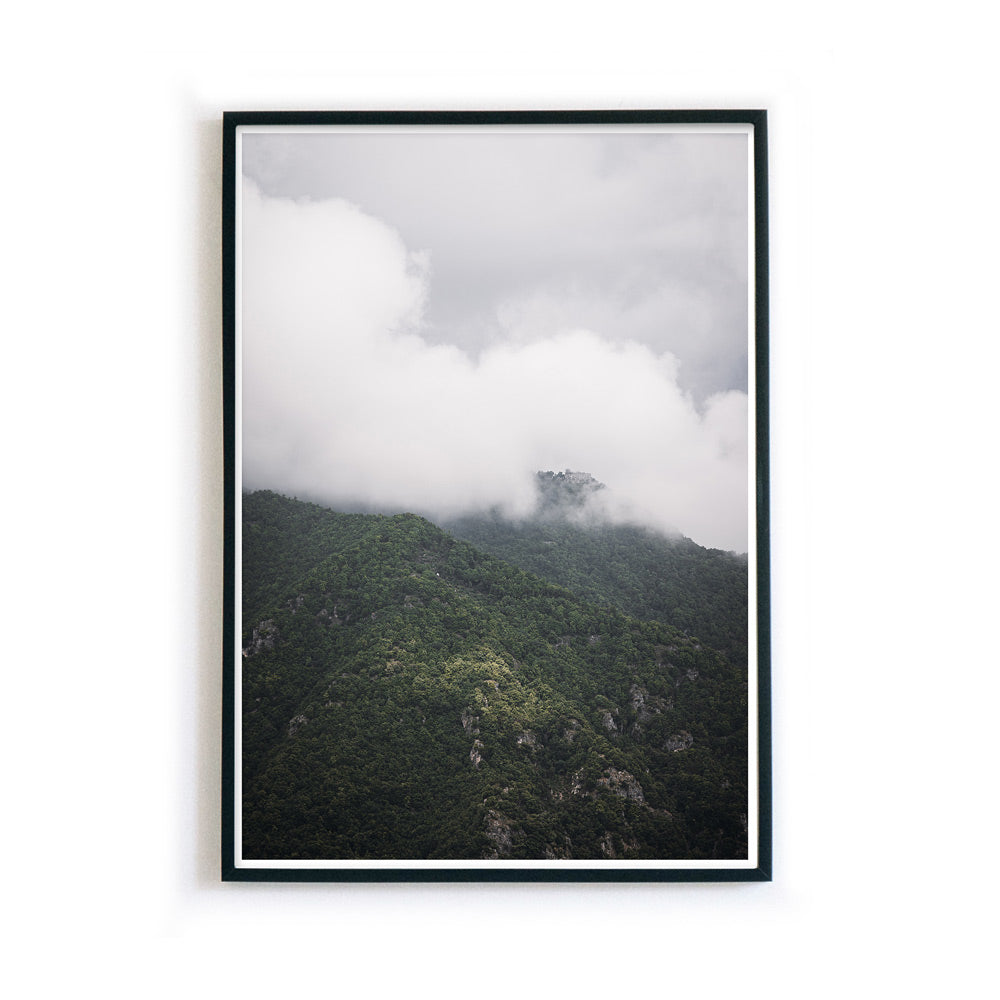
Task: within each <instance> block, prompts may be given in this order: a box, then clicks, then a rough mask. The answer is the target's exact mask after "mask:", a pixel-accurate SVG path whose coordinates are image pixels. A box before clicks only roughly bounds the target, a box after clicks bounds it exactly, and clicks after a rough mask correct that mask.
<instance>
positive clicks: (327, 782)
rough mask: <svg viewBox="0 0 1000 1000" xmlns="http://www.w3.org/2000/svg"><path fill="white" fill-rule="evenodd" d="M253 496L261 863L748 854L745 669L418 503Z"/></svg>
mask: <svg viewBox="0 0 1000 1000" xmlns="http://www.w3.org/2000/svg"><path fill="white" fill-rule="evenodd" d="M244 510H245V515H246V518H247V522H248V524H251V523H252V524H253V525H254V526H255V530H254V531H253V532H250V533H249V540H248V544H247V548H246V551H245V558H244V567H243V572H244V580H245V581H246V584H247V590H248V593H249V594H251V595H254V596H253V599H252V600H251V602H250V603H249V604H248V608H247V613H246V615H245V617H244V627H243V643H244V658H243V678H242V695H243V741H244V742H243V780H244V803H243V806H244V812H243V824H244V833H245V843H244V848H245V854H246V856H247V857H259V858H317V859H319V858H361V857H363V858H490V857H510V858H546V857H549V858H568V857H573V858H603V857H634V858H642V857H647V858H663V857H683V858H717V857H745V856H746V833H745V822H746V816H745V814H746V802H747V798H746V773H747V770H746V768H747V758H746V751H747V734H746V721H747V714H746V713H747V708H746V675H745V670H744V669H742V668H741V667H739V666H733V665H732V664H731V663H730V662H729V660H728V659H727V658H726V657H725V656H723V655H720V654H719V653H717V652H716V651H714V650H711V649H709V648H707V647H705V646H703V645H702V644H701V643H700V642H698V641H696V640H693V639H691V638H689V637H686V636H684V635H682V634H681V633H679V632H678V631H676V630H674V629H672V628H670V627H668V626H666V625H663V624H660V623H656V622H642V621H638V620H635V619H632V618H629V617H627V616H625V615H623V614H621V613H620V612H618V611H617V610H614V609H610V608H606V607H600V606H597V605H594V604H590V603H587V602H585V601H582V600H580V599H579V598H578V597H576V596H574V595H573V594H571V593H570V592H568V591H566V590H564V589H562V588H560V587H558V586H555V585H553V584H551V583H548V582H546V581H544V580H542V579H540V578H539V577H536V576H532V575H530V574H528V573H525V572H523V571H522V570H520V569H517V568H516V567H513V566H511V565H509V564H507V563H504V562H502V561H500V560H498V559H496V558H494V557H491V556H489V555H486V554H485V553H482V552H480V551H478V550H477V549H475V548H473V547H472V546H470V545H468V544H467V543H463V542H460V541H457V540H455V539H454V538H451V537H450V536H448V535H447V534H445V533H444V532H443V531H441V530H440V529H438V528H436V527H435V526H434V525H432V524H430V523H429V522H427V521H426V520H424V519H422V518H418V517H415V516H414V515H397V516H394V517H386V516H380V515H341V514H337V513H335V512H332V511H325V512H324V511H323V509H322V508H314V507H313V506H312V505H303V504H299V503H298V502H296V501H292V500H288V499H286V498H281V497H277V496H276V495H275V494H265V495H251V496H249V497H246V498H244ZM296 525H299V526H302V527H303V532H304V534H300V533H299V529H298V528H296V527H295V526H296ZM261 538H264V539H266V540H267V544H261V543H260V539H261ZM303 539H305V540H303ZM279 591H280V593H279ZM265 594H266V595H267V598H266V601H265V598H264V597H263V596H262V595H265ZM267 601H269V602H270V603H266V602H267ZM262 602H263V603H262ZM265 603H266V606H264V604H265Z"/></svg>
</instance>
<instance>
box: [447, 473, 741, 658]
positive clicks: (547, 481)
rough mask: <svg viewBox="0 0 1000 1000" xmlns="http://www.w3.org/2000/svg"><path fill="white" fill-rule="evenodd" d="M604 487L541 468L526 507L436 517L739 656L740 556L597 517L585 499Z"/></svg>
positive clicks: (526, 563) (557, 577)
mask: <svg viewBox="0 0 1000 1000" xmlns="http://www.w3.org/2000/svg"><path fill="white" fill-rule="evenodd" d="M605 489H606V487H605V486H604V484H603V483H599V482H597V481H596V480H595V479H594V478H593V477H592V476H588V475H586V474H585V473H572V472H568V471H567V472H566V473H561V472H560V473H552V472H540V473H538V505H537V509H536V513H535V515H534V516H532V517H529V518H518V519H512V518H507V517H505V516H504V515H503V514H502V513H501V512H499V511H496V510H494V511H491V512H489V513H486V514H481V515H475V516H468V517H463V518H459V519H456V520H453V521H448V522H446V523H444V524H443V525H442V527H444V528H445V529H446V530H447V531H448V532H449V533H450V534H452V535H454V536H455V537H456V538H461V539H464V540H465V541H468V542H470V543H472V544H473V545H475V546H476V547H477V548H479V549H481V550H482V551H484V552H488V553H490V554H491V555H495V556H497V557H499V558H501V559H504V560H506V561H507V562H511V563H513V564H514V565H515V566H519V567H520V568H521V569H524V570H527V571H528V572H530V573H535V574H537V575H538V576H541V577H543V578H545V579H546V580H550V581H552V582H553V583H558V584H560V585H561V586H564V587H566V588H567V589H568V590H571V591H573V593H575V594H576V595H577V596H579V597H582V598H584V599H586V600H588V601H594V602H595V603H598V604H603V605H606V606H608V607H615V608H618V609H619V610H620V611H624V612H625V613H626V614H629V615H632V616H634V617H636V618H642V619H649V620H654V621H661V622H665V623H667V624H670V625H673V626H675V627H676V628H678V629H680V630H681V631H682V632H685V633H687V634H688V635H690V636H694V637H697V638H699V639H701V640H702V641H703V642H705V643H706V644H708V645H710V646H713V647H715V648H716V649H719V650H721V651H723V652H724V653H726V655H727V656H729V657H730V659H732V660H733V661H734V662H739V663H745V662H746V659H747V625H748V622H747V615H748V571H747V569H748V567H747V559H746V556H743V555H736V554H735V553H732V552H722V551H720V550H718V549H707V548H704V547H702V546H701V545H698V544H696V543H695V542H693V541H691V539H690V538H684V537H683V536H681V535H676V536H672V537H671V536H666V535H663V534H660V533H657V532H654V531H650V530H648V529H646V528H643V527H639V526H638V525H632V524H615V523H612V522H610V521H608V520H605V519H602V518H601V517H600V512H599V509H598V511H596V512H595V511H593V510H592V509H591V506H592V504H593V502H594V501H595V499H596V500H598V501H599V499H600V497H601V495H602V492H603V491H604V490H605ZM577 515H582V516H577Z"/></svg>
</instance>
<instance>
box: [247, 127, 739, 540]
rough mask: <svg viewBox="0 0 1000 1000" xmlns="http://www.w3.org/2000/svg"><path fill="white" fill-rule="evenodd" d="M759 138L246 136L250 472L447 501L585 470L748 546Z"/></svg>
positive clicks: (635, 511) (332, 490) (513, 502)
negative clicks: (754, 187)
mask: <svg viewBox="0 0 1000 1000" xmlns="http://www.w3.org/2000/svg"><path fill="white" fill-rule="evenodd" d="M747 141H748V140H747V138H746V137H745V136H743V135H691V134H686V135H678V134H673V135H670V134H662V133H659V134H621V133H607V132H605V133H601V134H586V135H581V134H570V133H553V132H546V133H542V134H537V133H536V134H525V133H519V134H518V133H509V132H506V133H499V132H493V133H489V134H481V133H480V134H471V133H465V132H459V131H454V130H453V131H450V132H444V133H440V132H439V133H436V134H418V135H414V134H399V133H386V132H381V133H377V134H357V133H354V134H343V133H340V134H303V133H287V132H278V133H274V132H272V133H266V134H249V135H246V136H244V139H243V164H244V174H245V178H246V180H245V183H244V209H243V216H242V224H243V233H244V243H243V249H244V263H243V285H244V298H243V317H244V318H243V336H244V384H243V390H244V404H245V405H244V481H245V484H246V485H247V486H248V487H251V488H255V487H259V486H267V487H271V488H275V489H281V490H285V491H288V492H293V493H296V494H297V495H299V496H310V497H313V498H316V499H319V500H324V501H327V502H330V503H333V504H336V503H346V502H351V501H362V502H372V503H378V504H382V505H388V506H399V507H400V508H406V509H420V510H422V511H426V512H428V513H430V514H433V515H439V516H445V515H448V514H454V513H460V512H462V511H464V510H468V509H473V508H475V507H477V506H483V505H488V504H492V503H502V504H505V505H506V506H507V507H508V508H509V509H511V510H512V511H514V512H517V511H522V510H524V509H525V505H526V503H527V501H528V498H529V496H530V489H531V485H530V484H531V478H530V477H531V475H532V473H533V472H534V471H535V470H536V469H548V468H551V469H563V468H573V469H579V470H584V471H587V472H591V473H593V474H594V475H595V476H597V478H598V479H600V480H602V481H603V482H605V483H607V484H608V486H609V487H610V490H611V491H612V493H613V495H615V496H616V497H617V498H618V516H622V517H625V516H628V517H632V518H635V519H639V520H642V521H644V522H645V523H649V524H652V525H654V526H658V527H661V528H665V529H666V528H671V527H673V528H676V529H678V530H680V531H682V532H683V533H685V534H687V535H690V536H691V537H693V538H694V539H695V540H696V541H699V542H701V543H702V544H706V545H714V546H719V547H722V548H732V549H739V550H745V549H746V535H747V527H746V520H747V506H746V504H747V484H746V480H747V467H746V435H747V426H748V425H747V399H746V394H745V393H746V386H747V235H748V231H747V210H748V208H747V155H746V153H747V145H746V144H747Z"/></svg>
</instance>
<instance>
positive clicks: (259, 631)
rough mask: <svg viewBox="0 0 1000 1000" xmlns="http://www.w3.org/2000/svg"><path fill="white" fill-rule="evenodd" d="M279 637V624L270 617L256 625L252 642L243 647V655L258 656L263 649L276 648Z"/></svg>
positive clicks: (251, 638)
mask: <svg viewBox="0 0 1000 1000" xmlns="http://www.w3.org/2000/svg"><path fill="white" fill-rule="evenodd" d="M279 638H280V633H279V632H278V626H277V625H275V624H274V620H273V619H271V618H268V619H267V620H266V621H262V622H260V623H259V624H258V625H255V626H254V628H253V631H252V633H251V637H250V642H249V643H248V644H247V645H246V646H244V647H243V655H244V656H245V657H247V658H249V657H251V656H256V654H257V653H260V652H261V651H262V650H265V649H274V644H275V643H276V642H277V641H278V639H279Z"/></svg>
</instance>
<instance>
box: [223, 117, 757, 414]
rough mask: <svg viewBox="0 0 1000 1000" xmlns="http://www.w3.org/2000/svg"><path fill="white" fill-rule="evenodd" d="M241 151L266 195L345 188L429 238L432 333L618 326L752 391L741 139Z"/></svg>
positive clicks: (421, 244) (284, 144) (545, 140)
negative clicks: (748, 378) (748, 377)
mask: <svg viewBox="0 0 1000 1000" xmlns="http://www.w3.org/2000/svg"><path fill="white" fill-rule="evenodd" d="M243 151H244V167H245V169H246V170H247V172H248V175H249V176H251V177H252V178H254V179H255V180H256V181H257V182H258V184H259V185H260V187H261V190H262V191H264V192H265V193H266V194H269V195H272V196H276V197H278V196H285V197H296V198H302V197H306V198H311V199H314V200H322V199H326V198H332V197H340V198H346V199H348V200H349V201H351V202H352V203H354V204H356V205H358V206H359V207H360V208H361V209H362V210H363V211H365V212H366V213H367V214H369V215H372V216H375V217H377V218H381V219H386V220H391V223H392V225H393V227H394V228H395V229H396V231H397V232H398V233H399V234H400V235H401V237H402V238H403V240H404V241H405V242H406V245H407V246H409V247H411V248H414V249H419V248H429V249H431V250H432V251H433V263H434V272H433V284H432V286H431V287H430V289H429V293H428V298H427V301H426V303H425V310H424V326H423V329H422V335H423V336H424V338H425V339H426V340H428V341H429V342H432V343H451V344H456V345H458V346H461V347H463V348H464V349H466V350H467V351H469V352H470V353H472V354H474V355H478V353H479V352H480V351H482V350H484V349H486V348H487V347H488V346H489V345H490V344H491V343H493V342H494V341H495V340H496V338H497V337H498V336H499V337H507V336H509V335H511V333H512V332H515V331H516V333H517V335H518V336H519V337H520V338H521V339H525V340H527V339H535V338H542V339H544V338H545V337H547V336H548V335H549V332H550V330H551V328H552V323H553V322H556V323H558V325H559V326H560V327H565V326H570V327H581V328H585V329H592V330H606V329H609V324H611V323H613V324H614V325H613V329H614V336H615V338H616V339H626V338H627V339H631V340H635V341H637V342H639V343H643V344H646V345H647V346H648V347H650V348H651V349H652V350H653V351H655V352H657V353H661V352H663V351H670V352H671V353H672V354H674V355H675V356H676V357H677V358H678V359H679V360H680V361H681V364H682V367H681V374H680V378H681V380H682V385H683V387H684V388H685V389H686V390H687V391H689V392H692V393H693V394H694V395H695V397H696V398H697V400H698V401H699V403H701V402H703V401H704V400H705V399H706V398H707V397H708V396H710V395H711V394H713V393H715V392H720V391H724V390H726V389H732V388H736V389H744V390H745V389H746V372H747V365H746V340H747V338H746V331H747V280H748V278H747V252H748V247H747V213H748V210H749V206H748V202H747V182H748V176H747V168H748V162H747V138H746V136H745V135H736V134H728V135H726V134H677V133H664V132H660V133H628V132H616V133H613V134H608V133H606V132H605V133H601V132H592V133H580V132H573V131H560V130H549V131H546V132H544V133H512V132H510V131H492V132H471V131H463V130H451V131H447V132H440V131H437V132H433V133H432V134H426V133H419V134H417V133H411V134H401V133H398V132H390V133H387V132H379V133H363V132H362V133H358V132H350V133H333V134H331V133H308V134H302V133H294V132H293V133H289V132H281V131H279V132H268V133H265V134H249V135H247V136H246V137H245V138H244V140H243Z"/></svg>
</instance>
